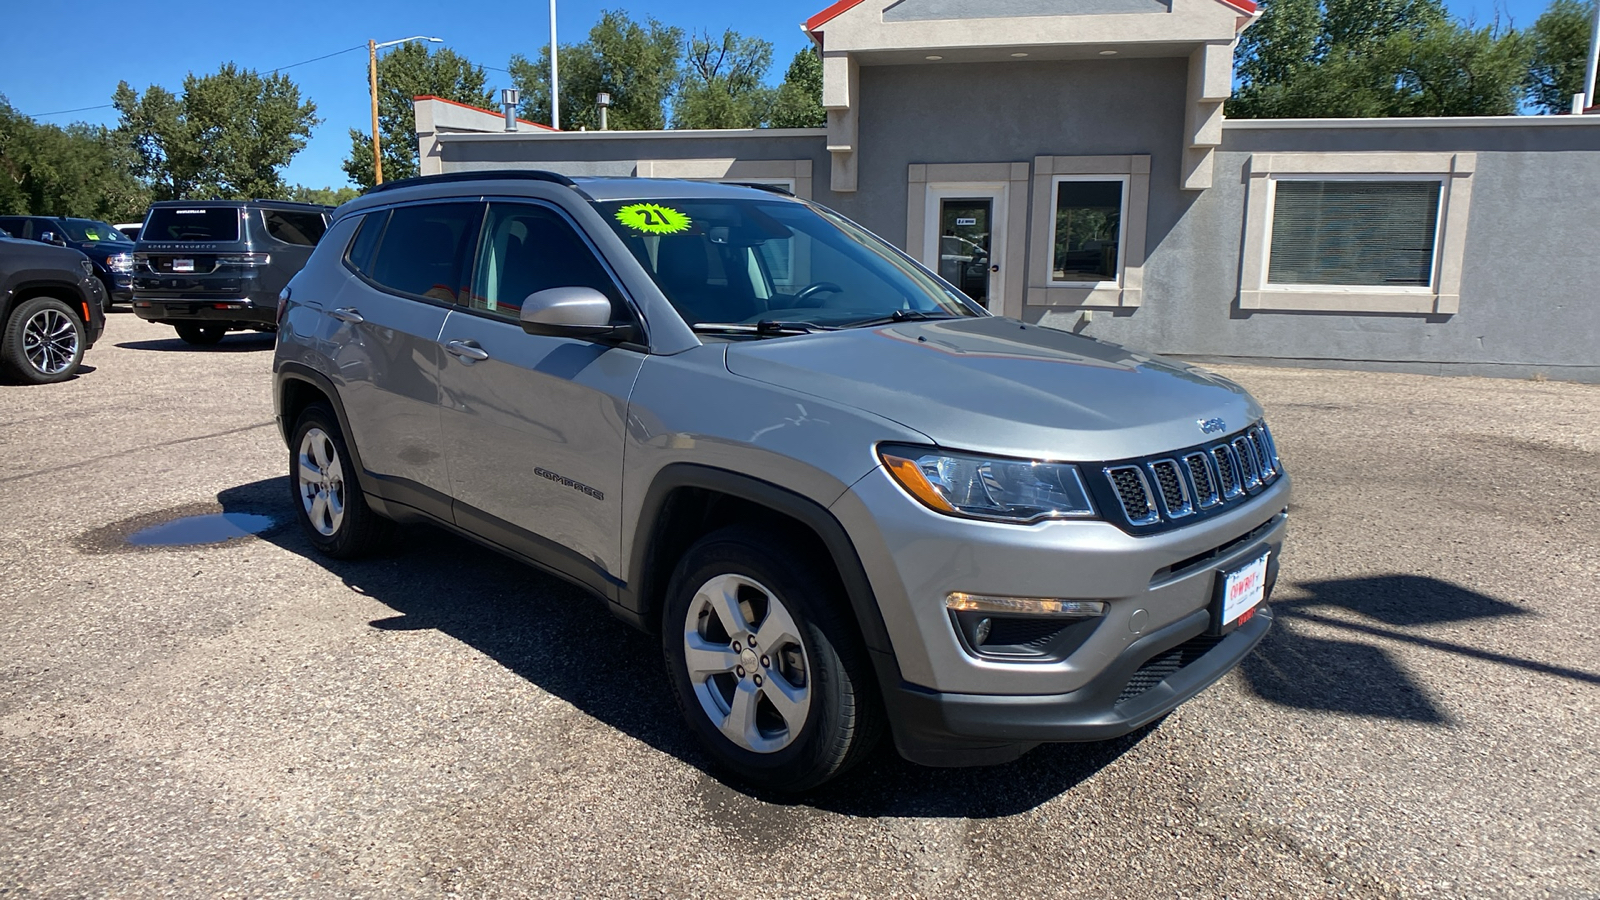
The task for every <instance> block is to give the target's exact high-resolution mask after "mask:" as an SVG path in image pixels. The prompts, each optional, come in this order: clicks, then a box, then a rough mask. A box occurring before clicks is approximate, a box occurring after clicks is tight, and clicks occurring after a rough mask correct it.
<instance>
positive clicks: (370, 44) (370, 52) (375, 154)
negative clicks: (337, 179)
mask: <svg viewBox="0 0 1600 900" xmlns="http://www.w3.org/2000/svg"><path fill="white" fill-rule="evenodd" d="M367 68H368V74H369V76H370V77H371V79H372V183H373V184H383V148H382V146H380V144H379V141H378V42H377V41H367Z"/></svg>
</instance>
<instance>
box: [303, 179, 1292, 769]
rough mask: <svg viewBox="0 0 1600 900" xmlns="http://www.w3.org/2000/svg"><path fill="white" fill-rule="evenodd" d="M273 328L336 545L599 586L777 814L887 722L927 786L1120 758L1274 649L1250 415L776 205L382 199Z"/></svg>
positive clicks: (366, 206) (1265, 524)
mask: <svg viewBox="0 0 1600 900" xmlns="http://www.w3.org/2000/svg"><path fill="white" fill-rule="evenodd" d="M278 317H279V332H278V349H277V356H276V358H275V361H274V371H275V373H276V385H275V388H276V389H275V396H276V403H277V410H278V421H279V423H280V425H281V427H282V430H283V433H284V437H285V438H286V440H287V441H288V445H289V471H290V484H291V490H292V492H293V495H294V504H295V508H296V509H297V510H299V511H300V519H301V524H302V525H303V526H304V528H305V531H306V533H307V534H308V535H309V537H310V539H311V541H312V543H313V544H315V545H316V546H317V548H318V549H319V550H321V551H323V552H325V553H328V554H331V555H333V556H341V557H343V556H353V555H356V554H359V553H363V552H366V551H369V550H371V549H373V548H374V547H376V546H377V545H378V544H379V543H380V542H382V541H383V540H384V539H385V538H386V537H387V536H388V535H389V533H390V531H391V528H392V525H393V523H395V522H429V523H432V524H434V525H438V526H442V527H444V528H446V529H449V530H452V531H455V532H458V533H460V534H463V535H465V536H467V537H470V538H472V539H474V540H476V541H479V542H481V543H483V544H485V545H488V546H490V547H493V548H495V549H497V550H500V551H502V552H504V553H507V554H509V555H511V556H514V557H517V558H518V559H522V560H525V561H527V562H529V563H531V564H533V565H536V566H539V567H540V568H542V569H545V570H547V571H550V572H552V573H554V574H556V575H559V576H561V577H562V578H565V579H568V580H570V581H572V582H575V583H576V584H579V585H581V586H583V587H585V588H588V589H589V590H590V591H592V592H593V593H595V594H596V595H598V596H599V597H601V598H603V599H604V601H605V603H606V604H607V606H608V607H609V608H610V610H611V611H612V612H614V613H615V614H616V615H617V616H619V617H621V618H622V619H624V620H626V621H627V622H629V623H631V624H633V625H635V626H637V627H640V628H643V629H647V630H649V631H651V632H653V633H659V634H660V636H661V644H662V649H663V651H664V656H665V661H666V668H667V677H668V679H669V680H670V681H671V683H672V686H673V688H674V689H675V693H676V695H677V698H678V701H679V703H680V704H681V706H682V709H683V713H684V715H685V717H686V719H687V721H688V724H689V728H690V729H691V730H692V731H693V732H694V733H695V734H696V736H697V737H698V738H699V739H700V741H701V742H702V743H703V744H704V745H705V747H706V749H707V750H708V751H709V752H710V754H711V755H712V757H714V758H715V760H716V761H717V762H718V763H720V764H721V765H723V766H725V767H726V768H727V769H729V770H731V771H732V772H733V773H735V774H736V775H737V776H740V777H742V778H745V779H748V780H750V781H753V782H757V783H760V784H764V785H768V786H773V787H778V788H783V789H790V790H799V789H804V788H808V787H811V786H814V785H817V784H820V783H822V782H823V781H826V780H827V779H829V778H831V777H833V776H834V775H836V774H838V773H839V772H841V771H843V770H844V769H845V768H846V767H848V766H850V765H851V764H852V763H853V762H855V761H856V760H858V759H860V758H861V757H862V756H863V755H864V754H865V753H866V752H867V751H868V750H869V749H870V747H871V746H872V744H873V743H874V741H875V740H876V739H877V738H878V736H879V735H880V733H881V731H882V730H883V728H884V727H885V726H887V727H888V729H889V732H890V734H891V735H892V736H893V739H894V743H895V746H896V747H897V748H898V750H899V751H900V753H901V754H902V755H903V756H905V757H906V758H907V759H910V760H913V761H915V762H918V763H923V764H928V765H975V764H986V763H995V762H1003V761H1006V760H1010V759H1013V758H1015V757H1016V756H1018V755H1020V754H1021V753H1023V752H1025V751H1027V750H1028V749H1029V748H1031V747H1033V746H1034V745H1036V744H1038V743H1041V742H1045V741H1090V740H1101V739H1105V738H1110V737H1114V736H1117V735H1122V734H1125V733H1127V732H1130V731H1132V730H1134V729H1136V728H1139V727H1140V726H1143V725H1145V724H1147V723H1149V722H1152V721H1154V720H1155V719H1158V718H1160V717H1161V716H1162V715H1164V714H1165V713H1167V712H1169V711H1170V710H1172V709H1173V708H1174V707H1176V706H1177V705H1178V704H1180V703H1182V702H1183V701H1184V700H1186V699H1188V698H1190V697H1192V696H1194V695H1195V694H1196V693H1198V692H1199V691H1201V690H1203V689H1204V688H1205V687H1206V686H1207V685H1209V684H1211V683H1212V682H1213V681H1215V680H1217V679H1218V678H1220V677H1221V676H1222V675H1223V674H1225V673H1226V672H1227V671H1228V670H1229V669H1231V668H1232V667H1233V666H1234V665H1236V664H1237V663H1238V662H1239V661H1240V659H1242V658H1243V657H1244V656H1245V654H1247V653H1248V652H1249V651H1250V649H1251V648H1252V647H1253V646H1254V645H1255V644H1256V643H1257V642H1258V641H1260V640H1261V638H1262V636H1263V635H1264V634H1265V633H1266V631H1267V628H1268V626H1269V625H1270V622H1271V618H1272V615H1271V612H1270V611H1269V609H1268V608H1267V606H1266V605H1265V602H1264V601H1265V599H1266V596H1267V594H1268V592H1269V591H1270V589H1271V587H1272V584H1273V582H1274V580H1275V578H1276V575H1277V566H1278V555H1279V551H1280V549H1281V547H1282V542H1283V535H1284V529H1285V520H1286V517H1287V508H1288V504H1289V477H1288V476H1287V475H1286V474H1284V471H1283V468H1282V466H1281V464H1280V463H1279V461H1278V454H1277V452H1276V449H1275V448H1274V445H1273V441H1272V436H1271V434H1270V433H1269V432H1268V431H1267V428H1266V425H1265V423H1264V422H1263V421H1262V418H1261V408H1260V407H1259V406H1258V405H1257V404H1256V403H1255V401H1254V400H1252V399H1251V398H1250V396H1249V395H1248V394H1246V393H1245V392H1244V390H1243V389H1241V388H1240V387H1238V386H1237V385H1235V384H1233V383H1231V382H1229V381H1227V380H1225V379H1222V378H1219V377H1217V376H1214V375H1210V374H1207V373H1205V372H1203V371H1201V370H1199V369H1196V368H1193V367H1190V366H1186V365H1182V364H1179V363H1175V362H1167V361H1163V360H1161V359H1157V358H1155V357H1151V356H1146V355H1141V354H1138V353H1133V352H1130V351H1128V350H1125V349H1123V348H1121V347H1118V346H1115V345H1113V344H1107V343H1102V342H1098V341H1095V340H1091V339H1088V338H1083V337H1078V336H1075V335H1071V334H1067V333H1064V332H1061V331H1053V330H1050V329H1047V328H1040V327H1037V326H1033V325H1027V324H1024V323H1022V322H1018V321H1016V320H1014V319H1006V318H1000V317H997V316H991V315H988V314H987V313H985V312H984V311H983V310H982V309H980V308H978V307H977V306H975V305H974V304H973V303H971V302H970V301H968V300H967V299H966V298H965V297H963V296H962V295H961V294H960V293H959V292H958V291H957V290H956V289H955V288H953V287H952V286H950V285H949V284H948V283H946V282H944V281H942V280H940V279H939V278H938V277H937V276H936V275H934V274H932V273H931V272H929V271H928V270H927V269H925V268H923V267H922V266H921V265H919V264H918V263H916V262H914V261H913V260H911V259H910V258H909V257H907V256H906V255H905V254H903V253H901V252H899V251H898V250H896V249H895V248H893V247H892V246H890V245H889V244H887V243H885V242H883V241H882V240H880V239H878V238H877V237H875V236H873V235H872V234H869V233H868V232H866V231H864V230H863V229H862V228H861V227H860V226H857V225H855V224H853V223H852V222H850V221H848V220H846V219H844V218H841V217H840V216H838V215H837V214H835V213H833V212H830V211H828V210H826V209H823V208H822V207H819V206H816V205H814V204H811V203H807V202H804V201H801V200H797V199H795V198H793V197H791V196H789V195H787V194H784V193H782V192H778V191H775V190H773V189H769V188H760V187H757V186H733V185H719V184H706V183H693V182H683V181H666V180H650V179H603V178H594V179H585V178H579V179H569V178H566V177H563V176H560V175H553V174H550V173H545V172H529V171H519V172H474V173H463V174H458V175H445V176H433V177H427V178H419V179H413V180H410V181H404V182H394V183H390V184H385V185H383V186H382V187H380V188H377V189H374V190H372V191H369V192H368V193H367V194H366V195H365V196H364V197H362V198H361V199H359V200H356V201H354V202H352V203H349V204H347V205H345V206H344V207H342V208H341V209H340V210H339V212H338V214H337V218H336V220H335V222H334V224H333V225H332V227H331V228H330V230H329V231H328V233H327V236H326V237H325V238H324V239H323V241H322V242H321V243H320V244H319V245H318V247H317V249H316V251H315V253H313V254H312V256H311V259H310V262H309V263H308V264H307V265H306V267H305V268H304V269H303V270H302V271H301V272H300V273H299V274H298V275H296V276H295V278H294V280H293V281H292V282H291V283H290V285H289V287H288V289H287V290H285V291H284V292H283V296H282V299H281V301H280V304H279V311H278Z"/></svg>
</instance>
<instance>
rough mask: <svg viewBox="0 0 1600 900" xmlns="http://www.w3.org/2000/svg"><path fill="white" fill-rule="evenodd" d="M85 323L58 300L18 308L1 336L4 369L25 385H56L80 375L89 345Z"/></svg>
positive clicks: (26, 302)
mask: <svg viewBox="0 0 1600 900" xmlns="http://www.w3.org/2000/svg"><path fill="white" fill-rule="evenodd" d="M87 342H88V341H87V335H86V333H85V329H84V325H83V320H82V319H80V318H78V314H77V313H76V312H74V311H73V309H72V307H70V306H68V305H67V304H65V303H63V302H62V301H60V300H57V299H55V298H54V297H34V298H33V299H32V300H24V301H23V302H21V303H19V304H17V308H16V309H14V310H12V311H11V318H9V319H7V320H6V322H5V329H4V333H3V335H0V368H3V369H4V370H5V374H6V376H7V377H8V378H9V379H11V380H13V381H19V382H21V383H23V384H53V383H55V382H58V381H66V380H67V379H68V378H71V377H72V376H73V375H75V374H77V371H78V364H79V363H81V362H83V350H84V345H85V344H86V343H87Z"/></svg>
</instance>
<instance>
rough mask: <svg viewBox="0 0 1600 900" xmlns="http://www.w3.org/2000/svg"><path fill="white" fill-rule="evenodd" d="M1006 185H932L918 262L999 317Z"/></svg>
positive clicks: (1002, 276) (1002, 273)
mask: <svg viewBox="0 0 1600 900" xmlns="http://www.w3.org/2000/svg"><path fill="white" fill-rule="evenodd" d="M1005 192H1006V185H991V184H931V185H929V186H928V201H927V202H928V209H927V217H926V218H925V219H924V221H925V222H927V234H926V236H925V241H924V244H923V263H924V264H925V265H927V266H928V268H930V269H933V270H934V271H936V272H938V273H939V276H940V277H941V278H943V279H944V280H945V281H948V282H950V283H951V284H953V285H955V286H956V287H957V288H959V289H960V290H961V292H962V293H963V294H966V295H967V296H968V297H971V298H972V299H973V300H974V301H976V302H977V303H978V304H979V305H981V306H983V307H984V308H986V309H988V310H990V311H992V312H996V313H998V312H999V311H1000V309H1001V298H1002V297H1003V296H1004V292H1003V291H1002V285H1003V283H1004V282H1003V279H1004V275H1005V273H1004V272H1002V270H1001V265H1000V263H1001V260H1002V259H1004V257H1005V254H1004V246H1005V235H1004V234H1003V233H1002V229H1003V224H1002V223H1004V222H1005V196H1006V194H1005Z"/></svg>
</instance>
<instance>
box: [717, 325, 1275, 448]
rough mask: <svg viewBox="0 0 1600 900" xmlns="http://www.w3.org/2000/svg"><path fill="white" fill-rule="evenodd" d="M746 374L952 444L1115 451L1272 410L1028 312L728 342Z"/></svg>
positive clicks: (1160, 443)
mask: <svg viewBox="0 0 1600 900" xmlns="http://www.w3.org/2000/svg"><path fill="white" fill-rule="evenodd" d="M727 364H728V369H729V371H731V372H733V373H734V374H735V375H739V376H742V377H745V378H749V379H752V380H755V381H760V382H764V383H766V384H771V385H775V386H778V387H783V388H787V389H790V390H793V391H798V392H801V393H805V394H811V395H813V396H817V397H821V398H825V399H828V400H832V401H834V402H837V403H842V404H846V405H849V406H852V407H855V408H859V409H862V410H865V411H868V412H871V413H874V414H876V415H879V416H882V417H884V418H886V419H890V420H893V421H895V422H898V423H900V424H902V425H904V426H906V427H908V428H912V429H915V430H917V431H920V432H922V433H923V434H925V435H927V436H928V437H929V439H931V440H932V441H933V442H934V443H936V444H938V445H940V446H944V447H950V448H952V449H962V450H974V451H981V452H987V453H995V454H1002V455H1008V456H1021V457H1030V458H1046V459H1057V460H1079V461H1091V460H1113V459H1123V458H1127V457H1131V456H1141V455H1145V454H1150V453H1159V452H1164V451H1167V450H1176V449H1179V448H1182V447H1188V446H1192V445H1195V444H1199V443H1201V442H1203V441H1205V440H1208V439H1211V438H1215V437H1220V436H1221V434H1222V432H1221V431H1218V432H1216V433H1214V434H1207V433H1204V432H1202V430H1201V424H1200V423H1201V422H1203V421H1206V420H1209V419H1221V420H1222V422H1223V423H1224V429H1225V431H1226V432H1228V433H1232V432H1234V431H1237V430H1239V429H1240V428H1243V427H1244V426H1245V425H1247V424H1249V423H1250V422H1251V421H1253V420H1254V419H1256V418H1257V417H1259V416H1260V414H1261V408H1260V406H1258V405H1257V404H1256V402H1255V401H1254V400H1252V399H1251V398H1250V396H1249V395H1248V394H1246V393H1245V391H1244V389H1243V388H1241V387H1239V386H1238V385H1236V384H1234V383H1233V382H1231V381H1228V380H1227V379H1225V378H1222V377H1220V376H1216V375H1212V374H1210V373H1208V372H1205V371H1204V370H1201V369H1198V368H1195V367H1194V366H1190V365H1187V364H1184V363H1180V362H1176V361H1172V360H1164V359H1161V358H1159V357H1155V356H1148V355H1145V354H1141V353H1134V352H1132V351H1130V350H1128V349H1126V348H1124V347H1120V346H1117V345H1116V344H1110V343H1106V342H1102V341H1097V340H1094V339H1092V338H1086V337H1081V336H1078V335H1074V334H1069V333H1067V332H1064V331H1057V330H1054V329H1050V328H1042V327H1039V326H1036V325H1024V324H1022V323H1020V322H1018V321H1016V320H1015V319H1003V318H999V317H983V318H970V319H948V320H935V321H927V322H915V321H913V322H903V323H899V324H895V325H887V326H882V327H877V328H855V329H845V330H842V331H832V332H826V333H823V334H812V335H803V336H796V337H792V338H784V339H778V340H767V341H758V342H749V343H734V344H729V345H728V353H727Z"/></svg>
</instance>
